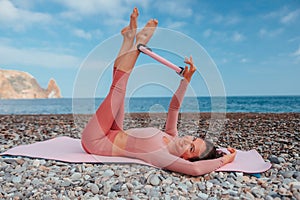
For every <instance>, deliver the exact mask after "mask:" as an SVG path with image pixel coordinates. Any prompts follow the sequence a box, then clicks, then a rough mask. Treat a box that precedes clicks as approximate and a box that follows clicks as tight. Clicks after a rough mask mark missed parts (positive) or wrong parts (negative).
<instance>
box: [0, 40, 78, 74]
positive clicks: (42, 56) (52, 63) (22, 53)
mask: <svg viewBox="0 0 300 200" xmlns="http://www.w3.org/2000/svg"><path fill="white" fill-rule="evenodd" d="M0 60H1V65H7V66H16V65H17V66H37V67H49V68H70V67H71V68H74V67H78V66H79V64H80V62H81V59H79V58H77V57H75V56H72V55H68V54H62V53H53V51H42V50H40V49H18V48H16V47H13V46H8V45H0Z"/></svg>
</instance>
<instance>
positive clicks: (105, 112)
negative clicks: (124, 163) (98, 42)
mask: <svg viewBox="0 0 300 200" xmlns="http://www.w3.org/2000/svg"><path fill="white" fill-rule="evenodd" d="M129 75H130V74H129V73H126V72H124V71H120V70H118V69H117V70H115V69H114V75H113V82H112V85H111V87H110V91H109V93H108V95H107V96H106V98H105V99H104V100H103V102H102V104H101V105H100V106H99V108H98V109H97V111H96V113H95V114H94V115H93V117H92V118H91V120H90V121H89V123H88V124H87V125H86V127H85V129H84V130H83V133H82V138H81V143H82V146H83V148H84V150H85V151H86V152H87V153H92V154H98V155H108V156H111V153H112V143H113V139H114V137H115V135H116V134H117V133H118V132H119V131H120V130H123V120H124V99H125V93H126V85H127V81H128V78H129Z"/></svg>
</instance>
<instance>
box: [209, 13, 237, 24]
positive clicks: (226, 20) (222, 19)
mask: <svg viewBox="0 0 300 200" xmlns="http://www.w3.org/2000/svg"><path fill="white" fill-rule="evenodd" d="M241 21H242V19H241V18H240V17H238V16H235V15H220V14H213V15H212V22H213V23H217V24H224V25H235V24H238V23H240V22H241Z"/></svg>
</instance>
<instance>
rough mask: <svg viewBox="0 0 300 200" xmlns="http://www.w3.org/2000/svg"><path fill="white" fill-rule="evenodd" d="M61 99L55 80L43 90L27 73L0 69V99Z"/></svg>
mask: <svg viewBox="0 0 300 200" xmlns="http://www.w3.org/2000/svg"><path fill="white" fill-rule="evenodd" d="M35 98H61V94H60V89H59V87H58V85H57V84H56V82H55V80H54V79H50V81H49V83H48V87H47V88H46V89H44V88H42V87H41V86H40V85H39V84H38V82H37V81H36V79H35V78H34V77H33V76H32V75H31V74H29V73H27V72H22V71H16V70H4V69H0V99H35Z"/></svg>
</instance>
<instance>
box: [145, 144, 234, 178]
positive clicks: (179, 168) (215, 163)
mask: <svg viewBox="0 0 300 200" xmlns="http://www.w3.org/2000/svg"><path fill="white" fill-rule="evenodd" d="M228 151H229V152H230V153H229V154H227V155H224V156H223V157H220V158H217V159H210V160H200V161H196V162H191V161H188V160H185V159H182V158H180V157H177V156H174V155H172V154H170V153H168V152H155V153H154V154H155V155H154V154H152V155H151V156H153V157H152V159H150V160H151V161H152V162H150V163H152V164H153V165H155V166H157V167H161V168H164V169H167V170H170V171H174V172H179V173H183V174H187V175H191V176H200V175H204V174H208V173H210V172H213V171H215V170H217V169H218V168H220V167H221V166H224V165H226V164H228V163H231V162H233V160H234V158H235V156H236V150H235V149H233V148H228ZM151 156H150V157H151ZM148 162H149V160H148Z"/></svg>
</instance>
